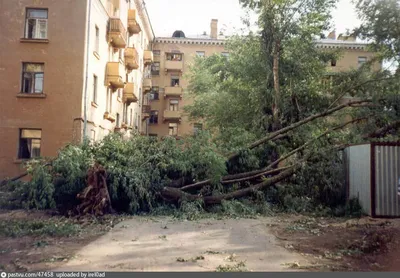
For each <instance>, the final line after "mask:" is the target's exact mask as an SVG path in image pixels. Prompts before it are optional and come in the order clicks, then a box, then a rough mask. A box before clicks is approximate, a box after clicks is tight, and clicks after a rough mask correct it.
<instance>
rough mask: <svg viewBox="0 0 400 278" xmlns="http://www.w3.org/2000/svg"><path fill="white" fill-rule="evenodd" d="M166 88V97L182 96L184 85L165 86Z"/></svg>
mask: <svg viewBox="0 0 400 278" xmlns="http://www.w3.org/2000/svg"><path fill="white" fill-rule="evenodd" d="M164 90H165V91H164V96H165V97H182V87H180V86H175V87H165V89H164Z"/></svg>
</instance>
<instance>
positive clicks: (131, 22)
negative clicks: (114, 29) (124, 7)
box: [128, 10, 142, 36]
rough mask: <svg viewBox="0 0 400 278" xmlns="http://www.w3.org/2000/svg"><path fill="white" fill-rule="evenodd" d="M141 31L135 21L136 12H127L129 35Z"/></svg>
mask: <svg viewBox="0 0 400 278" xmlns="http://www.w3.org/2000/svg"><path fill="white" fill-rule="evenodd" d="M140 31H142V29H141V28H140V25H139V23H138V22H137V20H136V10H128V32H129V35H131V36H132V35H133V34H139V33H140Z"/></svg>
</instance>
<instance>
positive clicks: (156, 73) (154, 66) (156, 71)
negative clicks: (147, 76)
mask: <svg viewBox="0 0 400 278" xmlns="http://www.w3.org/2000/svg"><path fill="white" fill-rule="evenodd" d="M160 65H161V64H160V62H153V63H152V65H151V69H150V72H151V75H160ZM154 68H157V69H158V70H154Z"/></svg>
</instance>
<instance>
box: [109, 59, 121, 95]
mask: <svg viewBox="0 0 400 278" xmlns="http://www.w3.org/2000/svg"><path fill="white" fill-rule="evenodd" d="M124 75H125V68H124V67H123V65H121V64H120V63H119V62H108V63H107V72H106V82H105V83H106V84H105V85H106V86H109V87H110V88H112V89H114V90H116V89H120V88H124V86H125V82H124V80H123V78H122V76H124Z"/></svg>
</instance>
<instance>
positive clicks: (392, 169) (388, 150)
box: [372, 143, 400, 216]
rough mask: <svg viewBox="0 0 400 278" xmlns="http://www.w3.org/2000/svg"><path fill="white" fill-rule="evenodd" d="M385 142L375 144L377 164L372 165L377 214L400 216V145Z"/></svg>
mask: <svg viewBox="0 0 400 278" xmlns="http://www.w3.org/2000/svg"><path fill="white" fill-rule="evenodd" d="M383 144H384V143H383ZM383 144H382V145H381V144H379V145H375V144H374V145H375V146H374V149H373V152H374V162H375V163H374V164H375V165H372V169H373V170H375V179H374V180H372V182H373V189H374V192H375V197H374V199H375V215H376V216H400V204H399V198H400V196H399V186H400V184H399V182H400V161H399V159H400V146H390V145H386V146H385V145H383ZM374 166H375V167H374ZM374 168H375V169H374Z"/></svg>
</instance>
